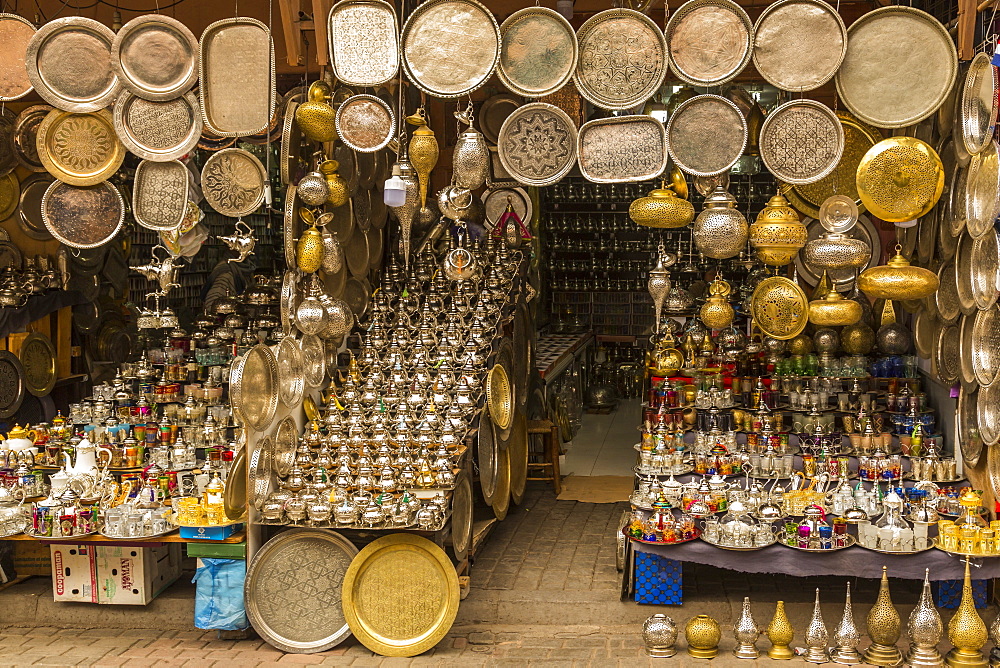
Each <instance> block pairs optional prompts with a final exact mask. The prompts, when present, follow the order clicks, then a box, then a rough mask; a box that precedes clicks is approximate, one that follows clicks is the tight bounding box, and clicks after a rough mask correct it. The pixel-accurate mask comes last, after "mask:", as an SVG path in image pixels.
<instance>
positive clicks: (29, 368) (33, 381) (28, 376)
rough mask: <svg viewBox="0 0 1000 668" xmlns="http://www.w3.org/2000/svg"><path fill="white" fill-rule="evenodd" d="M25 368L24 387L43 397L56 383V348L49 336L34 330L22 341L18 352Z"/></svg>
mask: <svg viewBox="0 0 1000 668" xmlns="http://www.w3.org/2000/svg"><path fill="white" fill-rule="evenodd" d="M17 355H18V358H19V359H20V360H21V366H22V367H23V368H24V387H25V389H26V390H28V392H30V393H31V394H33V395H34V396H36V397H43V396H45V395H47V394H48V393H49V392H51V391H52V388H53V387H55V385H56V349H55V347H53V345H52V341H50V340H49V337H47V336H45V335H44V334H40V333H38V332H32V333H31V334H28V336H27V337H25V339H24V341H22V342H21V350H19V351H18V353H17Z"/></svg>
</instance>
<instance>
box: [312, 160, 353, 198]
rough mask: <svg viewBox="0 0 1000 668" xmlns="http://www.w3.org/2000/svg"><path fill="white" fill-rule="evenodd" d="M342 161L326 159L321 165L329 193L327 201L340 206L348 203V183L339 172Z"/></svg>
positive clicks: (320, 168)
mask: <svg viewBox="0 0 1000 668" xmlns="http://www.w3.org/2000/svg"><path fill="white" fill-rule="evenodd" d="M339 167H340V163H338V162H337V161H336V160H324V161H323V162H321V163H320V165H319V171H320V174H322V175H323V178H325V179H326V188H327V190H328V191H329V194H328V195H327V196H326V203H327V204H329V205H330V206H332V207H338V206H341V205H343V204H346V203H347V197H348V192H347V183H345V182H344V179H342V178H341V177H340V174H339V173H337V169H338V168H339Z"/></svg>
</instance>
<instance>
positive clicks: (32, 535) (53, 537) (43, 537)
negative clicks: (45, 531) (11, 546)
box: [24, 531, 97, 540]
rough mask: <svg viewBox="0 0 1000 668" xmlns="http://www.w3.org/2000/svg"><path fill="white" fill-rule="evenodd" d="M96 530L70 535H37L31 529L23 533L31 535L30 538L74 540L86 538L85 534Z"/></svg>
mask: <svg viewBox="0 0 1000 668" xmlns="http://www.w3.org/2000/svg"><path fill="white" fill-rule="evenodd" d="M96 533H97V531H90V532H88V533H75V534H73V535H72V536H39V535H38V534H36V533H35V532H33V531H25V532H24V535H26V536H31V537H32V538H38V539H39V540H75V539H77V538H86V537H87V536H93V535H94V534H96Z"/></svg>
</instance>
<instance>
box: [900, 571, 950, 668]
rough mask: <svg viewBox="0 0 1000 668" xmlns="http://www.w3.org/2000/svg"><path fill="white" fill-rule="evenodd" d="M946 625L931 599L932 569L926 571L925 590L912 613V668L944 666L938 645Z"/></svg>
mask: <svg viewBox="0 0 1000 668" xmlns="http://www.w3.org/2000/svg"><path fill="white" fill-rule="evenodd" d="M943 631H944V624H943V623H942V622H941V615H940V614H939V613H938V611H937V608H935V607H934V601H933V600H932V599H931V582H930V569H929V568H928V569H926V570H925V571H924V588H923V591H921V592H920V600H919V601H917V607H915V608H914V609H913V612H911V613H910V621H909V623H908V624H907V626H906V632H907V634H908V635H909V636H910V650H909V651H908V652H907V653H906V663H907V665H910V666H943V665H944V659H943V658H942V657H941V652H939V651H938V649H937V645H938V643H939V642H940V641H941V634H942V633H943Z"/></svg>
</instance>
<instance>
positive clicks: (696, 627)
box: [684, 615, 722, 659]
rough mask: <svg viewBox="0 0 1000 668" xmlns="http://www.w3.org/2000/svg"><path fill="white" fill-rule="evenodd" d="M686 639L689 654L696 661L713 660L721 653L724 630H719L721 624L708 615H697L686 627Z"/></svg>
mask: <svg viewBox="0 0 1000 668" xmlns="http://www.w3.org/2000/svg"><path fill="white" fill-rule="evenodd" d="M684 638H685V639H686V640H687V644H688V654H690V655H691V656H693V657H695V658H696V659H711V658H713V657H715V655H716V654H718V653H719V640H720V639H721V638H722V630H721V629H719V622H717V621H715V620H714V619H712V618H711V617H709V616H708V615H696V616H695V617H692V618H691V619H689V620H688V623H687V624H686V625H685V626H684Z"/></svg>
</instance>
